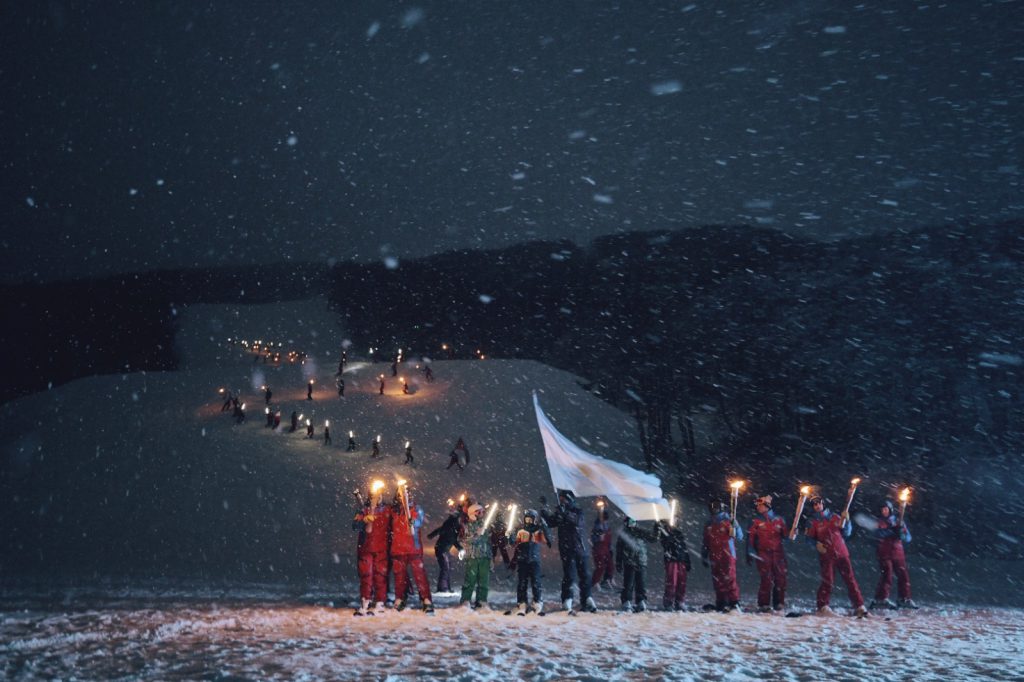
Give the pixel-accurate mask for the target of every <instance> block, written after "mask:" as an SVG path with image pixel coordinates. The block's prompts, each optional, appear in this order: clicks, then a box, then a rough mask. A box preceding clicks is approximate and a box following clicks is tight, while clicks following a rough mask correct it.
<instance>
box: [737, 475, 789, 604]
mask: <svg viewBox="0 0 1024 682" xmlns="http://www.w3.org/2000/svg"><path fill="white" fill-rule="evenodd" d="M754 509H756V510H757V514H755V515H754V518H753V519H752V520H751V522H750V528H749V530H748V532H747V565H748V566H749V565H751V564H752V563H754V562H755V561H756V562H757V572H758V573H759V574H760V575H761V585H760V587H759V588H758V590H757V609H758V610H759V611H762V612H768V611H771V610H772V609H774V610H776V611H781V610H783V609H784V608H785V605H786V574H787V568H786V552H785V550H784V549H783V547H782V541H783V540H784V539H785V538H786V535H787V534H788V532H789V530H788V528H787V527H786V521H785V519H783V518H782V517H781V516H780V515H778V514H776V513H775V512H774V511H773V510H772V496H771V495H762V496H761V497H759V498H757V500H755V501H754Z"/></svg>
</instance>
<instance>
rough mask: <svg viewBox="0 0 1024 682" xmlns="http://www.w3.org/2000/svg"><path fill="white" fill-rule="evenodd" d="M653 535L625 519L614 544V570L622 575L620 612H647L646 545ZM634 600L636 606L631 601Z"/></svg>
mask: <svg viewBox="0 0 1024 682" xmlns="http://www.w3.org/2000/svg"><path fill="white" fill-rule="evenodd" d="M654 540H655V535H654V533H649V532H647V531H646V530H644V529H643V528H641V527H640V526H638V525H637V523H636V519H630V518H627V519H626V525H625V526H623V528H622V531H621V532H620V533H619V539H618V540H617V541H616V542H615V568H617V569H618V570H619V571H621V573H622V593H621V598H622V610H623V611H634V610H635V611H636V612H637V613H640V612H642V611H646V610H647V587H646V583H645V581H644V574H645V573H646V572H647V543H648V542H654ZM634 598H635V599H636V606H635V607H634V605H633V599H634Z"/></svg>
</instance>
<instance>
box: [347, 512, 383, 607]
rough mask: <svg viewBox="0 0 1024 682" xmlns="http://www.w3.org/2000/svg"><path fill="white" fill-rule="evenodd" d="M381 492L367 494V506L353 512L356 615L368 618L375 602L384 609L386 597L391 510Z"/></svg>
mask: <svg viewBox="0 0 1024 682" xmlns="http://www.w3.org/2000/svg"><path fill="white" fill-rule="evenodd" d="M383 498H384V496H383V493H382V492H377V493H370V494H369V495H368V496H367V502H366V503H365V504H364V505H363V507H362V508H361V509H360V510H359V511H358V512H356V516H355V519H353V521H352V529H353V530H356V531H359V544H358V549H357V552H356V556H357V558H358V560H359V596H360V598H361V600H362V602H361V604H360V606H359V609H357V610H356V612H355V615H357V616H362V615H366V614H371V613H372V611H371V610H370V607H371V605H372V603H373V602H374V599H375V598H376V602H377V604H378V607H383V604H384V601H385V600H386V599H387V597H388V533H389V531H390V526H391V507H390V506H388V505H386V504H384V499H383Z"/></svg>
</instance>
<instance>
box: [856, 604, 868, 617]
mask: <svg viewBox="0 0 1024 682" xmlns="http://www.w3.org/2000/svg"><path fill="white" fill-rule="evenodd" d="M853 615H855V616H857V617H858V618H867V617H868V610H867V609H866V608H864V605H863V604H861V605H860V606H858V607H857V608H856V610H854V612H853Z"/></svg>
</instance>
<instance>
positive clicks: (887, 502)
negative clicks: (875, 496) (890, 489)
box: [882, 497, 896, 514]
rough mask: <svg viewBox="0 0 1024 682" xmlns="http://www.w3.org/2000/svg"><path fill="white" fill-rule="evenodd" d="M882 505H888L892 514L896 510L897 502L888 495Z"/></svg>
mask: <svg viewBox="0 0 1024 682" xmlns="http://www.w3.org/2000/svg"><path fill="white" fill-rule="evenodd" d="M882 506H883V507H887V508H888V509H889V513H890V514H892V513H893V512H894V511H896V503H895V502H893V501H892V500H891V499H890V498H888V497H887V498H885V500H884V501H883V502H882Z"/></svg>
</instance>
